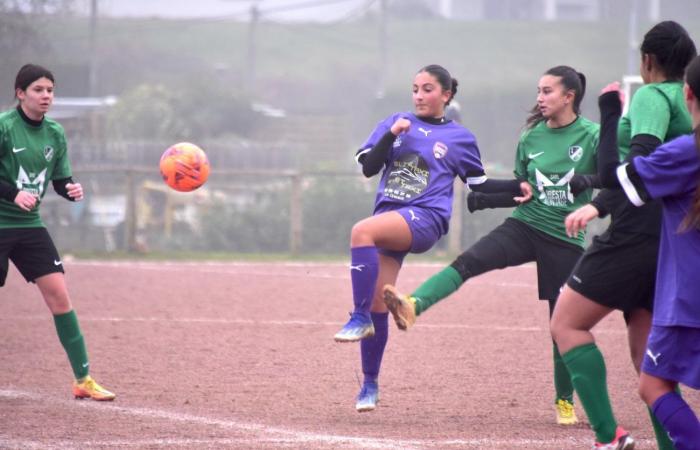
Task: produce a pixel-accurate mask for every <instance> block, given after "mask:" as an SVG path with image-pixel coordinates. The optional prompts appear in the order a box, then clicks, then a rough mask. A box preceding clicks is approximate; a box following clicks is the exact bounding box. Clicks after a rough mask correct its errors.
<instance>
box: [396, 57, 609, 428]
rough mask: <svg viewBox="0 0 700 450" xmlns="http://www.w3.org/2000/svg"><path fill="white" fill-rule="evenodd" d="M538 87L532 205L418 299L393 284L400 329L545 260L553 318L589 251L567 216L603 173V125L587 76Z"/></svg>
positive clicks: (563, 416) (519, 165)
mask: <svg viewBox="0 0 700 450" xmlns="http://www.w3.org/2000/svg"><path fill="white" fill-rule="evenodd" d="M537 90H538V95H537V104H536V105H535V107H534V108H533V110H532V113H531V115H530V117H529V118H528V120H527V129H526V130H525V132H524V133H523V134H522V136H521V138H520V142H519V143H518V149H517V154H516V158H515V176H516V177H517V178H519V179H520V180H523V184H526V185H527V186H529V187H530V189H531V190H532V191H533V194H532V200H530V201H529V202H527V203H524V204H522V205H520V206H518V207H517V208H516V209H515V211H514V213H513V215H512V217H510V218H508V219H506V221H505V222H504V223H503V224H501V225H500V226H498V227H497V228H495V229H494V230H493V231H491V232H490V233H489V234H487V235H486V236H484V237H483V238H481V239H480V240H479V241H478V242H477V243H476V244H474V245H473V246H472V247H471V248H469V249H468V250H466V251H465V252H464V253H462V254H461V255H459V257H457V259H456V260H455V261H453V262H452V264H450V265H449V266H448V267H446V268H445V269H443V270H442V271H440V272H438V273H437V274H435V275H433V276H432V277H431V278H430V279H428V280H427V281H426V282H424V283H423V284H422V285H421V286H420V287H418V289H416V290H415V291H414V292H413V293H412V294H411V295H410V296H405V295H402V294H400V293H399V292H398V291H397V290H396V288H395V287H393V286H391V285H387V286H385V288H384V300H385V302H386V304H387V307H388V308H389V311H390V312H391V314H392V315H393V317H394V320H395V321H396V324H397V325H398V327H399V328H400V329H407V328H408V327H410V326H411V325H413V323H414V322H415V320H416V316H418V315H420V314H422V313H424V312H425V311H426V310H427V309H428V308H430V307H431V306H432V305H434V304H435V303H437V302H439V301H440V300H442V299H444V298H445V297H447V296H448V295H450V294H452V293H453V292H455V291H456V290H457V289H459V287H460V286H461V285H462V284H463V283H465V282H466V281H467V280H468V279H470V278H472V277H475V276H477V275H480V274H483V273H485V272H488V271H491V270H494V269H503V268H505V267H509V266H517V265H520V264H524V263H526V262H529V261H536V262H537V278H538V281H537V284H538V289H539V298H540V299H543V300H547V301H548V302H549V310H550V314H551V312H552V311H553V309H554V303H555V301H556V298H557V296H558V294H559V289H560V288H561V286H562V285H563V284H564V281H565V280H566V278H567V277H568V276H569V273H570V272H571V269H572V268H573V267H574V265H575V264H576V261H577V260H578V258H579V257H580V256H581V254H582V253H583V245H584V235H583V233H579V234H578V235H576V236H572V237H570V236H568V235H567V234H566V229H565V228H564V218H565V217H566V216H567V215H568V214H569V213H570V212H572V211H574V210H575V209H576V208H578V207H579V206H582V205H584V204H586V203H587V202H589V201H590V200H591V189H590V188H589V187H590V185H591V184H592V183H591V182H590V178H586V177H590V176H591V175H592V174H594V173H595V172H596V148H597V145H598V131H599V127H598V125H597V124H596V123H593V122H591V121H590V120H588V119H586V118H584V117H582V116H580V114H579V111H580V110H579V106H580V104H581V100H582V98H583V95H584V92H585V77H584V76H583V74H580V73H578V72H576V71H575V70H574V69H572V68H571V67H567V66H557V67H554V68H552V69H550V70H548V71H547V72H546V73H545V74H544V75H543V76H542V77H541V78H540V80H539V84H538V88H537ZM586 179H588V180H589V181H588V182H581V180H586ZM514 204H515V203H513V205H514ZM553 354H554V385H555V390H556V397H555V401H554V403H555V410H556V418H557V423H559V424H561V425H572V424H575V423H576V422H577V421H578V419H577V418H576V413H575V411H574V408H573V392H574V388H573V386H572V384H571V380H570V377H569V373H568V371H567V370H566V366H565V365H564V363H563V361H562V360H561V356H560V355H559V352H558V350H557V348H556V346H553Z"/></svg>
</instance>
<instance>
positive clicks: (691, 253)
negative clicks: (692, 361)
mask: <svg viewBox="0 0 700 450" xmlns="http://www.w3.org/2000/svg"><path fill="white" fill-rule="evenodd" d="M633 164H634V167H635V169H636V171H637V173H638V174H639V176H640V178H641V180H642V182H643V183H644V189H646V192H647V193H648V194H649V195H650V196H651V197H652V198H658V199H661V200H662V203H663V222H662V227H661V243H660V247H659V261H658V266H657V270H656V293H655V299H654V320H653V323H654V325H659V326H687V327H695V328H697V327H700V284H699V283H698V267H700V230H698V229H690V230H688V231H680V225H681V223H682V222H683V219H684V218H685V217H686V215H687V214H688V211H690V208H691V204H692V203H691V202H692V200H693V196H694V193H695V190H696V189H697V186H698V181H699V180H700V158H699V157H698V149H697V147H696V145H695V140H694V136H692V135H686V136H681V137H679V138H676V139H674V140H672V141H670V142H668V143H666V144H664V145H662V146H660V147H658V148H657V149H656V150H655V151H654V152H653V153H652V154H651V155H649V156H647V157H637V158H635V159H634V160H633ZM622 172H624V171H622V170H620V169H618V176H619V178H620V181H621V184H622V185H623V187H624V188H625V191H626V192H627V194H628V197H630V200H632V202H633V203H635V204H637V203H639V201H640V200H641V196H640V195H639V193H638V192H637V190H636V189H635V187H634V185H633V184H632V183H631V181H630V180H629V179H628V178H626V177H625V175H624V174H623V173H622Z"/></svg>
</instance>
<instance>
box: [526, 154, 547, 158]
mask: <svg viewBox="0 0 700 450" xmlns="http://www.w3.org/2000/svg"><path fill="white" fill-rule="evenodd" d="M543 154H544V152H539V153H528V155H527V157H528V158H530V159H535V158H537V157H538V156H540V155H543Z"/></svg>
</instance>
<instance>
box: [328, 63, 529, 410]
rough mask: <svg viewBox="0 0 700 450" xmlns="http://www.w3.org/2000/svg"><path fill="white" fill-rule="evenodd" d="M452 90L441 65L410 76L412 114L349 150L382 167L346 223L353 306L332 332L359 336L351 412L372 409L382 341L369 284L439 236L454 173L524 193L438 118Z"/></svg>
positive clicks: (485, 186) (489, 187) (367, 170)
mask: <svg viewBox="0 0 700 450" xmlns="http://www.w3.org/2000/svg"><path fill="white" fill-rule="evenodd" d="M456 92H457V80H455V79H454V78H452V76H451V75H450V74H449V72H448V71H447V70H445V69H444V68H443V67H441V66H438V65H429V66H426V67H424V68H422V69H421V70H419V71H418V73H417V74H416V75H415V78H414V81H413V103H414V108H415V113H397V114H394V115H392V116H390V117H388V118H386V119H384V120H383V121H382V122H380V123H379V125H378V126H377V127H376V128H375V130H374V131H373V132H372V134H371V135H370V137H369V138H368V139H367V142H366V143H365V144H364V145H363V146H362V148H361V149H360V150H358V152H357V154H356V159H357V161H358V163H359V164H361V165H362V173H363V174H364V175H365V176H366V177H371V176H374V175H376V174H377V173H379V172H380V171H381V170H382V169H383V173H382V177H381V180H380V182H379V187H378V188H377V194H376V198H375V208H374V213H373V215H372V216H371V217H368V218H366V219H363V220H361V221H359V222H358V223H356V224H355V225H354V226H353V228H352V232H351V236H350V247H351V250H350V251H351V263H350V275H351V279H352V291H353V303H354V311H353V312H352V314H351V317H350V321H349V322H348V323H347V324H346V325H345V326H344V327H343V328H342V329H341V330H340V331H339V332H338V333H336V335H335V340H336V341H338V342H355V341H361V359H362V371H363V373H364V383H363V386H362V389H361V391H360V394H359V396H358V398H357V403H356V405H355V406H356V409H357V410H358V411H371V410H373V409H374V408H375V407H376V403H377V400H378V385H377V378H378V376H379V368H380V365H381V361H382V356H383V354H384V348H385V347H386V343H387V339H388V312H387V309H386V306H385V305H384V303H383V301H382V298H381V291H380V290H379V289H377V287H378V286H379V287H380V288H381V286H384V285H385V284H387V283H391V284H394V283H395V282H396V279H397V277H398V273H399V270H400V268H401V264H402V262H403V258H404V257H405V256H406V254H408V253H423V252H425V251H427V250H429V249H430V248H431V247H432V246H433V245H434V244H435V243H436V242H437V241H438V239H439V238H440V237H441V236H442V235H443V234H445V233H447V229H448V225H449V219H450V215H451V213H452V200H453V183H454V178H455V177H460V178H461V179H462V180H463V181H465V182H467V183H468V184H469V187H470V189H472V190H474V191H480V192H487V193H492V192H509V193H511V195H512V196H513V197H516V196H517V199H518V200H520V201H526V200H529V197H530V196H531V192H530V191H529V190H528V188H529V186H526V187H521V182H520V181H518V180H490V179H487V177H486V175H485V173H484V168H483V165H482V163H481V156H480V153H479V149H478V147H477V144H476V139H475V138H474V135H473V134H472V133H470V132H469V131H468V130H467V129H466V128H464V127H463V126H461V125H459V124H458V123H456V122H453V121H450V120H448V119H445V107H446V106H447V105H448V104H449V103H450V101H451V100H452V98H453V97H454V95H455V93H456Z"/></svg>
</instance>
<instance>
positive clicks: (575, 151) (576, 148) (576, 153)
mask: <svg viewBox="0 0 700 450" xmlns="http://www.w3.org/2000/svg"><path fill="white" fill-rule="evenodd" d="M582 156H583V148H582V147H581V146H580V145H572V146H571V147H569V158H571V160H572V161H573V162H577V161H578V160H579V159H581V157H582Z"/></svg>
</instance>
